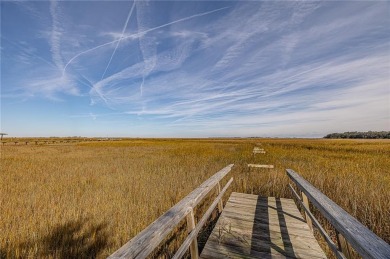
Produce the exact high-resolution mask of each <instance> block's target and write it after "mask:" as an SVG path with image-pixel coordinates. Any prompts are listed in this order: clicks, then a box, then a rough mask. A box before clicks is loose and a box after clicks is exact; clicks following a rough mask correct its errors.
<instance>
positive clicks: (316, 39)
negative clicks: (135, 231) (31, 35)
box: [19, 1, 390, 136]
mask: <svg viewBox="0 0 390 259" xmlns="http://www.w3.org/2000/svg"><path fill="white" fill-rule="evenodd" d="M84 4H85V3H84ZM117 4H118V6H119V5H120V6H121V8H120V9H121V10H120V11H121V15H112V14H111V13H110V12H108V11H107V6H106V3H105V2H102V3H99V4H97V3H95V4H91V5H87V4H85V8H87V6H88V7H95V6H96V7H99V8H100V9H94V10H93V11H95V12H89V15H90V16H89V17H88V19H86V20H83V19H80V23H81V25H82V26H80V28H78V29H77V30H72V29H74V28H76V27H72V23H70V22H69V21H68V20H67V19H66V17H68V18H69V17H72V18H73V19H75V17H73V16H72V13H71V12H70V10H71V8H70V7H69V6H70V5H69V6H68V4H65V3H63V2H58V3H57V2H55V1H52V2H51V3H50V7H49V10H50V12H49V13H50V18H51V19H50V30H47V31H49V32H50V33H49V37H47V38H48V44H49V46H50V48H49V50H50V60H51V61H50V60H49V59H48V58H47V56H45V57H44V58H43V59H44V60H46V61H48V60H49V61H50V62H49V63H51V64H52V65H51V66H48V67H45V68H39V69H38V68H34V71H35V73H38V74H39V75H40V76H39V77H34V79H33V80H31V78H33V77H31V76H28V79H26V81H25V84H24V86H23V87H22V88H20V89H27V90H26V92H29V93H30V95H31V94H32V93H35V94H36V95H42V96H45V97H47V98H54V97H55V96H56V95H58V94H60V93H62V94H63V93H66V94H69V95H76V96H77V95H79V96H82V97H83V98H85V97H86V96H87V97H89V99H90V104H92V105H89V102H88V105H87V108H85V109H86V110H84V111H80V116H84V117H85V118H90V119H91V120H93V121H96V122H97V121H99V120H100V119H102V118H104V119H105V120H108V119H109V117H110V115H108V116H106V115H105V114H115V115H112V116H113V117H115V118H116V119H118V120H122V121H126V120H134V119H135V118H136V120H137V123H138V122H139V123H141V124H142V123H146V121H148V123H152V122H153V123H152V124H154V125H159V127H163V128H164V129H166V130H165V131H164V132H169V131H172V132H176V133H177V132H178V131H179V129H181V130H182V131H183V132H190V133H189V135H191V134H192V135H191V136H201V135H202V134H203V135H204V136H206V135H210V134H211V135H226V136H233V135H247V136H248V135H258V134H259V135H261V134H263V135H267V134H268V135H271V134H275V135H283V134H291V135H294V136H298V135H299V136H302V135H304V134H305V132H306V133H308V134H309V133H310V134H311V135H310V134H309V135H310V136H314V135H317V136H318V135H321V134H324V133H327V132H329V131H339V130H344V129H345V130H365V129H386V128H390V125H389V120H390V118H389V110H390V107H389V96H390V93H389V85H390V78H389V77H390V76H389V71H390V61H389V58H390V56H389V45H388V41H389V40H390V33H389V32H388V30H387V29H386V28H387V25H389V24H390V18H389V17H388V15H387V14H386V3H384V2H301V1H287V2H279V1H278V2H271V1H264V2H237V3H232V2H212V3H211V2H210V3H208V5H203V4H197V3H194V2H188V3H179V2H153V1H152V2H144V1H142V2H133V3H131V4H129V3H127V4H126V5H125V4H123V3H122V4H119V3H117ZM77 5H80V6H82V5H83V4H81V3H80V4H77ZM100 5H101V6H100ZM113 6H114V5H113ZM125 7H126V8H125ZM184 7H185V8H184ZM117 10H119V9H117ZM133 14H134V15H133ZM105 15H107V16H105ZM97 17H98V18H99V19H98V18H97ZM100 20H101V23H99V21H100ZM83 22H84V23H83ZM94 23H99V26H100V27H97V26H95V25H94ZM71 28H72V29H71ZM97 28H98V29H97ZM25 51H26V52H27V48H26V49H25ZM33 52H34V51H33ZM31 55H36V53H33V54H31ZM31 55H30V56H31ZM24 59H25V61H26V62H27V61H29V55H27V56H25V57H24ZM21 60H23V57H22V56H21ZM45 65H48V64H45ZM49 67H50V68H49ZM28 89H30V90H28ZM31 89H32V90H31ZM19 91H20V90H19ZM30 95H29V96H30ZM103 107H104V108H107V109H108V110H110V111H112V112H107V111H104V112H103V113H101V114H99V112H98V110H100V109H102V108H103ZM77 116H78V115H75V116H73V117H72V118H81V117H77ZM84 117H83V118H84ZM151 121H152V122H151ZM145 125H149V124H145ZM348 127H349V128H348ZM286 128H288V132H289V133H286ZM202 132H203V133H202Z"/></svg>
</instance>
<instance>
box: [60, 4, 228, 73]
mask: <svg viewBox="0 0 390 259" xmlns="http://www.w3.org/2000/svg"><path fill="white" fill-rule="evenodd" d="M227 8H229V6H227V7H222V8H218V9H215V10H213V11H209V12H204V13H199V14H194V15H191V16H188V17H185V18H182V19H179V20H176V21H173V22H169V23H166V24H163V25H160V26H157V27H154V28H150V29H148V30H145V31H142V32H138V33H135V34H132V35H129V36H126V37H123V38H120V39H118V40H113V41H110V42H107V43H104V44H101V45H98V46H96V47H93V48H91V49H87V50H85V51H83V52H80V53H79V54H77V55H76V56H74V57H73V58H71V59H70V60H69V61H68V63H66V65H65V67H64V69H63V70H62V74H65V72H66V68H67V67H68V66H69V64H70V63H72V61H73V60H75V59H76V58H78V57H80V56H81V55H83V54H85V53H88V52H91V51H94V50H96V49H99V48H101V47H104V46H107V45H110V44H112V43H115V42H118V41H121V40H122V39H127V38H135V37H140V36H142V35H144V34H146V33H148V32H151V31H154V30H157V29H161V28H164V27H167V26H169V25H172V24H175V23H178V22H183V21H187V20H190V19H193V18H196V17H200V16H204V15H208V14H211V13H215V12H218V11H221V10H224V9H227Z"/></svg>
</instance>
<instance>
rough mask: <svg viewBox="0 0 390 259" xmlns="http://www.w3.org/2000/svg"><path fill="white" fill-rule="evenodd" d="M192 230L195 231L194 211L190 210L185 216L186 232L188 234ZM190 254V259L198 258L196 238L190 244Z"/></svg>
mask: <svg viewBox="0 0 390 259" xmlns="http://www.w3.org/2000/svg"><path fill="white" fill-rule="evenodd" d="M194 229H195V217H194V210H193V209H191V211H190V213H188V214H187V231H188V233H191V231H192V230H194ZM190 252H191V258H192V259H198V258H199V252H198V240H197V239H196V237H195V238H194V240H193V241H192V242H191V246H190Z"/></svg>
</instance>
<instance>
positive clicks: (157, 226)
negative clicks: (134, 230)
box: [109, 164, 233, 258]
mask: <svg viewBox="0 0 390 259" xmlns="http://www.w3.org/2000/svg"><path fill="white" fill-rule="evenodd" d="M232 167H233V164H231V165H228V166H227V167H225V168H223V169H222V170H220V171H219V172H217V173H216V174H214V175H213V176H212V177H210V178H209V179H208V180H206V181H205V182H204V183H203V184H201V185H200V186H199V187H198V188H196V189H195V190H194V191H192V192H191V193H190V194H189V195H187V196H186V197H185V198H184V199H182V200H181V201H180V202H178V203H177V204H176V205H175V206H173V207H172V208H170V209H169V210H168V211H167V212H165V213H164V214H163V215H162V216H160V217H159V218H158V219H157V220H156V221H154V222H153V223H152V224H151V225H149V226H148V227H147V228H145V229H144V230H143V231H142V232H141V233H139V234H138V235H137V236H135V237H134V238H132V239H131V240H130V241H129V242H127V243H126V244H124V245H123V246H122V247H121V248H119V249H118V250H117V251H116V252H115V253H113V254H112V255H111V256H110V257H109V258H145V257H146V256H148V255H149V254H150V253H151V252H152V251H153V250H154V249H155V248H156V247H157V246H158V245H159V244H160V242H161V241H162V240H163V239H164V238H165V237H166V236H167V235H168V234H169V233H170V232H171V231H172V229H174V228H175V227H176V225H177V224H179V223H180V221H182V220H183V219H184V217H185V216H186V215H187V214H188V213H189V212H190V211H191V209H192V208H193V207H195V206H196V205H197V204H198V203H199V202H200V201H202V200H203V198H204V197H206V195H207V194H208V193H209V192H210V190H212V189H213V188H214V187H215V186H216V185H217V183H218V182H219V181H220V180H221V179H222V178H223V177H224V176H225V175H226V174H228V173H229V172H230V170H231V168H232Z"/></svg>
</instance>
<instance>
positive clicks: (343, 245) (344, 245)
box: [336, 230, 352, 259]
mask: <svg viewBox="0 0 390 259" xmlns="http://www.w3.org/2000/svg"><path fill="white" fill-rule="evenodd" d="M336 234H337V235H336V238H337V245H338V246H339V250H340V251H341V252H343V254H344V255H345V257H346V258H347V259H352V256H351V252H350V249H349V245H348V242H347V240H345V238H344V237H343V235H341V234H340V233H339V232H338V231H337V230H336Z"/></svg>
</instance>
